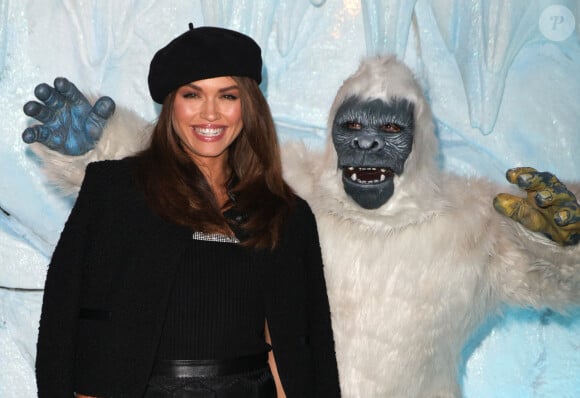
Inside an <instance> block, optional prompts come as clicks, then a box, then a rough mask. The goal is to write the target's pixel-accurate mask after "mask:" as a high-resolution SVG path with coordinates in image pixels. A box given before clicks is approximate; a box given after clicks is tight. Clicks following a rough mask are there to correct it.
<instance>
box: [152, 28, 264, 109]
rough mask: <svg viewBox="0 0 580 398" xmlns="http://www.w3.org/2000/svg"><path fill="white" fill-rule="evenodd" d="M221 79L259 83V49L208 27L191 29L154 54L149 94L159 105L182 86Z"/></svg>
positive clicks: (233, 34)
mask: <svg viewBox="0 0 580 398" xmlns="http://www.w3.org/2000/svg"><path fill="white" fill-rule="evenodd" d="M220 76H246V77H250V78H252V79H254V80H255V81H256V82H258V84H259V83H260V82H261V81H262V56H261V50H260V46H258V44H256V42H255V41H254V40H253V39H252V38H250V37H249V36H246V35H244V34H242V33H239V32H236V31H233V30H229V29H224V28H217V27H210V26H202V27H199V28H194V27H193V25H192V24H189V30H188V31H187V32H185V33H183V34H182V35H180V36H178V37H177V38H175V39H174V40H172V41H171V42H170V43H169V44H168V45H166V46H165V47H163V48H162V49H161V50H159V51H157V53H156V54H155V56H153V60H152V61H151V65H150V67H149V77H148V79H147V81H148V83H149V92H150V93H151V97H152V98H153V100H154V101H155V102H157V103H159V104H162V103H163V100H164V99H165V97H166V96H167V94H169V93H171V92H172V91H174V90H176V89H178V88H179V87H181V86H183V85H184V84H187V83H191V82H194V81H196V80H203V79H209V78H212V77H220Z"/></svg>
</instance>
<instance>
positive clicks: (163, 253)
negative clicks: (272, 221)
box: [36, 158, 340, 398]
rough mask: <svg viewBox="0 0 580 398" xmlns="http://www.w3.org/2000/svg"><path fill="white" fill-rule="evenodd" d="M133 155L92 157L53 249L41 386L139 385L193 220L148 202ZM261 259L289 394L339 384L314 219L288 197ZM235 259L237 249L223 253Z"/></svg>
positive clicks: (120, 392)
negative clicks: (176, 219) (158, 210)
mask: <svg viewBox="0 0 580 398" xmlns="http://www.w3.org/2000/svg"><path fill="white" fill-rule="evenodd" d="M134 166H135V162H134V158H127V159H123V160H115V161H104V162H96V163H92V164H90V165H89V166H88V167H87V170H86V175H85V180H84V182H83V185H82V187H81V191H80V193H79V196H78V198H77V201H76V203H75V206H74V207H73V210H72V212H71V214H70V216H69V219H68V221H67V222H66V224H65V227H64V230H63V232H62V235H61V237H60V240H59V242H58V245H57V247H56V249H55V251H54V254H53V256H52V260H51V263H50V266H49V270H48V275H47V279H46V286H45V293H44V300H43V306H42V315H41V320H40V328H39V336H38V345H37V359H36V376H37V385H38V396H39V397H40V398H48V397H50V398H55V397H59V398H60V397H71V396H72V394H73V392H74V391H75V388H76V386H79V385H82V386H83V388H86V389H87V391H83V392H85V393H91V394H95V395H97V396H99V397H140V396H142V395H143V393H144V391H145V388H146V385H147V382H148V378H149V375H150V372H151V369H152V367H153V362H154V360H155V354H156V348H157V343H158V341H159V339H160V336H161V332H162V330H161V328H162V319H163V316H164V313H165V310H166V306H167V302H168V298H169V293H170V288H171V280H172V276H173V273H174V272H175V269H176V262H177V260H178V258H179V257H180V255H181V253H182V251H183V250H184V248H185V247H187V242H189V241H190V240H191V231H190V230H188V229H187V228H182V227H179V226H176V225H174V224H170V223H168V222H166V221H164V220H162V219H161V218H159V217H157V216H156V215H155V214H153V213H152V212H151V211H150V209H149V208H148V207H147V204H146V202H145V198H144V196H143V194H142V193H141V192H140V191H139V190H138V189H137V187H136V184H135V179H134ZM257 258H258V261H263V262H264V263H263V265H264V281H265V282H264V292H265V308H266V317H267V319H268V325H269V328H270V334H271V337H272V346H273V349H274V352H275V355H276V362H277V365H278V371H279V373H280V377H281V380H282V384H283V385H284V389H285V391H286V393H287V396H288V397H299V398H303V397H324V398H332V397H338V396H340V391H339V383H338V371H337V366H336V358H335V353H334V341H333V335H332V329H331V324H330V313H329V306H328V298H327V296H326V288H325V281H324V274H323V269H322V259H321V254H320V247H319V243H318V235H317V230H316V223H315V220H314V216H313V214H312V212H311V211H310V208H309V207H308V205H307V204H306V202H305V201H303V200H301V199H297V201H296V206H295V207H294V209H293V212H292V214H291V216H290V217H289V219H288V221H287V223H286V225H285V228H284V231H283V235H282V239H281V242H280V245H279V247H278V248H277V249H276V250H275V251H274V252H262V253H259V255H257ZM232 261H235V259H232Z"/></svg>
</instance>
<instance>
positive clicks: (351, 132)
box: [332, 97, 415, 209]
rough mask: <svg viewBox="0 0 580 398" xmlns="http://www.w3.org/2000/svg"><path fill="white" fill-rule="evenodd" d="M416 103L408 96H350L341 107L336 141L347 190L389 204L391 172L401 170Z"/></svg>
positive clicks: (371, 204) (371, 203)
mask: <svg viewBox="0 0 580 398" xmlns="http://www.w3.org/2000/svg"><path fill="white" fill-rule="evenodd" d="M413 111H414V104H413V103H412V102H409V101H408V100H406V99H404V98H392V99H391V101H389V102H388V103H387V102H384V101H383V100H381V99H371V100H364V99H361V98H358V97H349V98H347V99H346V100H345V101H344V102H343V103H342V105H341V106H340V107H339V108H338V110H337V112H336V116H335V118H334V122H333V126H332V141H333V143H334V148H335V149H336V153H337V155H338V168H340V169H342V171H343V174H342V182H343V185H344V190H345V191H346V193H347V194H348V195H350V196H351V197H352V198H353V199H354V201H355V202H357V203H358V204H359V205H360V206H361V207H363V208H365V209H376V208H379V207H380V206H382V205H383V204H385V203H386V202H387V201H388V200H389V198H390V197H391V196H392V195H393V192H394V183H393V177H394V176H395V175H401V174H402V173H403V167H404V164H405V161H406V160H407V158H408V157H409V154H410V153H411V149H412V146H413V133H414V127H415V126H414V118H413Z"/></svg>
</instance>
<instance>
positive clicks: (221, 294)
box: [157, 239, 269, 359]
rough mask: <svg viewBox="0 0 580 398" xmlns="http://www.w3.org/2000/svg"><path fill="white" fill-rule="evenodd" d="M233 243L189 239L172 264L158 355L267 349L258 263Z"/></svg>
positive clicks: (220, 355) (215, 355)
mask: <svg viewBox="0 0 580 398" xmlns="http://www.w3.org/2000/svg"><path fill="white" fill-rule="evenodd" d="M252 254H253V252H252V250H251V249H248V248H245V247H242V246H241V245H239V244H236V243H223V242H207V241H203V240H193V239H192V241H191V242H189V244H188V247H187V249H186V250H185V252H184V256H183V257H182V258H181V259H180V261H179V264H178V265H177V272H176V273H175V278H174V282H173V287H172V291H171V297H170V299H169V305H168V308H167V315H166V319H165V325H164V328H163V334H162V336H161V342H160V347H159V351H158V352H157V357H158V358H161V359H224V358H233V357H241V356H246V355H254V354H260V353H264V352H266V351H268V348H269V347H268V345H267V344H266V342H265V341H264V319H265V318H266V313H265V309H264V300H263V290H262V285H263V282H262V274H263V270H262V268H261V266H260V265H261V264H259V263H257V262H256V261H254V257H253V255H252Z"/></svg>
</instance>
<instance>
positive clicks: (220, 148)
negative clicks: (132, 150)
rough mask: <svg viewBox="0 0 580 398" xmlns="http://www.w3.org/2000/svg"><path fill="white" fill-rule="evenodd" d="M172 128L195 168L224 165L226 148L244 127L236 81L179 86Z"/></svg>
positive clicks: (215, 79)
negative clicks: (216, 164) (214, 163)
mask: <svg viewBox="0 0 580 398" xmlns="http://www.w3.org/2000/svg"><path fill="white" fill-rule="evenodd" d="M172 124H173V128H174V129H175V131H176V132H177V134H178V135H179V137H180V139H181V141H182V142H183V144H184V146H185V148H186V150H187V152H188V153H189V155H190V156H191V157H192V159H193V160H194V161H195V162H196V164H198V165H209V164H213V162H219V163H220V164H224V163H225V162H226V159H227V149H228V147H229V146H230V144H231V143H232V142H234V140H235V139H236V138H237V136H238V135H239V134H240V131H241V130H242V127H243V122H242V104H241V101H240V89H239V87H238V85H237V84H236V82H235V80H234V79H232V78H231V77H227V76H223V77H216V78H212V79H205V80H198V81H195V82H192V83H189V84H186V85H184V86H181V87H180V88H179V89H177V93H176V96H175V101H174V103H173V112H172Z"/></svg>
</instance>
